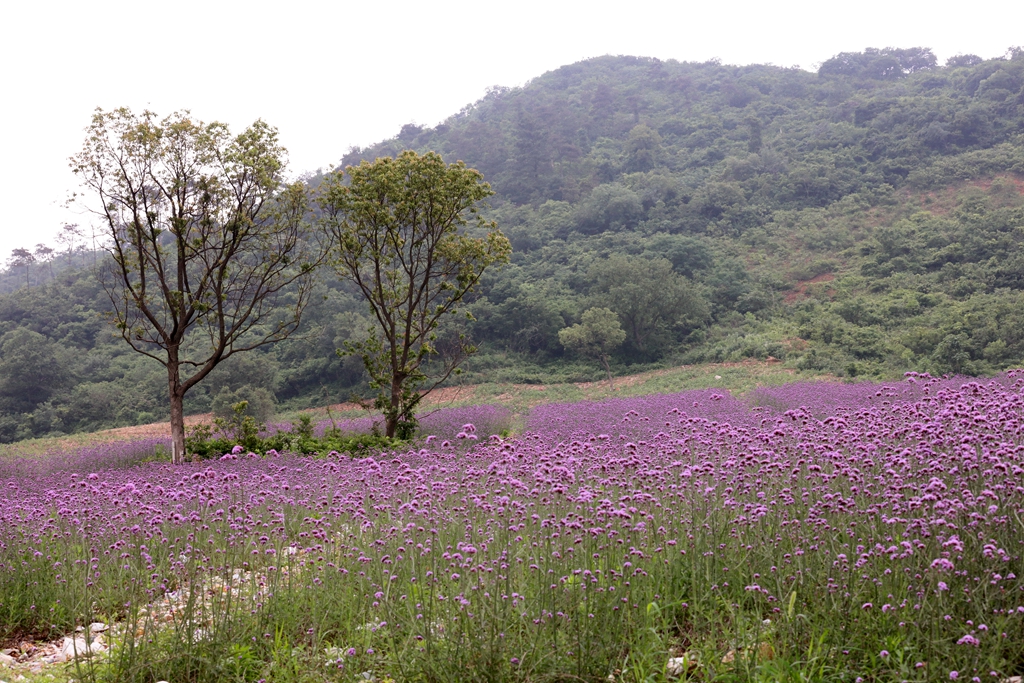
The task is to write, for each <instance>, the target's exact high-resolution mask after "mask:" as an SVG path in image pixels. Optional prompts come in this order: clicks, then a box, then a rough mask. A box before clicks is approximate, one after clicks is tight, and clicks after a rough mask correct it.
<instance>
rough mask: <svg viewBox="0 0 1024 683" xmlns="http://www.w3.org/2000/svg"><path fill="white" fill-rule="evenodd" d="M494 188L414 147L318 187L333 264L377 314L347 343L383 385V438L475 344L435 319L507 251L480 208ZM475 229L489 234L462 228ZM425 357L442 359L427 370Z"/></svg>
mask: <svg viewBox="0 0 1024 683" xmlns="http://www.w3.org/2000/svg"><path fill="white" fill-rule="evenodd" d="M491 194H492V190H491V188H490V186H489V185H487V184H486V183H485V182H483V176H481V174H480V173H479V172H477V171H475V170H473V169H470V168H467V167H466V165H465V164H463V163H461V162H457V163H453V164H448V163H445V161H444V159H442V158H441V157H440V156H439V155H437V154H433V153H428V154H425V155H423V156H420V155H418V154H416V153H415V152H412V151H407V152H403V153H402V154H401V155H399V156H398V157H397V158H394V159H392V158H390V157H381V158H378V159H376V160H375V161H373V162H363V163H361V164H360V165H359V166H355V167H349V168H347V169H346V170H345V172H344V173H333V174H330V175H328V176H327V177H325V178H324V181H323V183H322V184H321V186H320V194H319V197H318V201H319V205H320V208H321V211H322V213H323V216H324V221H323V224H324V226H325V228H326V229H327V231H328V232H329V233H330V234H331V235H332V236H333V237H334V240H335V244H336V249H335V251H334V258H333V259H332V263H333V264H334V267H335V269H336V270H337V272H338V274H339V275H340V276H341V277H342V278H344V279H346V280H348V281H350V282H352V283H353V284H354V285H355V286H356V287H357V288H358V291H359V292H360V293H361V294H362V296H363V298H364V299H365V300H366V302H367V304H368V305H369V309H370V312H371V314H372V318H373V320H374V323H375V324H373V325H371V327H370V328H369V330H368V336H367V337H366V338H365V339H363V340H360V341H353V342H351V343H350V344H349V345H348V347H347V348H348V350H349V351H350V352H352V353H357V354H359V355H360V356H361V357H362V359H363V363H364V365H365V367H366V370H367V372H368V374H369V375H370V378H371V387H373V388H376V389H379V391H380V393H379V394H378V397H377V401H376V405H377V408H379V409H380V410H382V411H383V413H384V417H385V425H386V427H385V429H386V435H387V436H389V437H393V436H395V435H396V433H399V432H400V431H402V430H408V429H410V428H411V427H412V426H413V425H414V424H415V416H414V410H415V408H416V405H417V404H418V403H419V401H420V399H421V398H422V396H424V395H425V394H426V393H428V392H429V391H431V390H432V389H433V388H434V387H436V386H437V385H438V384H440V383H441V382H443V381H444V380H446V379H447V378H448V377H449V376H451V374H452V373H453V372H455V371H456V370H457V368H458V366H459V364H460V363H461V361H462V360H463V358H464V357H465V356H466V355H467V354H469V353H471V352H472V351H473V350H474V349H473V347H472V345H471V344H469V343H468V341H467V340H466V337H465V336H464V335H463V334H462V333H461V332H459V331H458V330H452V331H450V332H449V334H448V335H446V336H447V338H445V337H444V336H442V337H440V338H439V336H438V328H439V327H440V326H441V325H442V323H443V322H445V319H446V318H448V317H450V316H451V315H452V314H455V313H457V312H458V310H459V309H458V306H459V304H460V303H461V302H462V300H463V299H464V298H465V297H466V295H467V294H469V293H470V292H471V291H472V290H473V288H474V287H475V286H476V285H477V283H478V282H479V281H480V277H481V276H482V275H483V273H484V270H485V269H487V268H488V267H489V266H491V265H494V264H499V263H503V262H505V261H507V260H508V256H509V253H510V251H511V246H510V245H509V242H508V239H507V238H506V237H505V236H504V235H502V233H501V232H500V231H499V230H498V229H497V226H496V225H495V224H494V223H493V222H488V221H485V220H484V219H483V218H481V217H480V216H479V214H478V213H477V210H478V209H477V205H478V204H479V202H481V201H482V200H484V199H485V198H487V197H488V196H490V195H491ZM474 231H486V234H485V235H482V236H480V237H475V236H472V235H471V234H467V233H472V232H474ZM430 360H436V361H437V362H438V367H437V369H436V370H434V371H433V372H429V371H428V370H429V368H428V362H429V361H430ZM424 384H426V386H425V387H423V385H424ZM421 389H422V391H421ZM400 428H402V429H401V430H400ZM401 435H402V436H403V437H404V436H406V435H405V434H401Z"/></svg>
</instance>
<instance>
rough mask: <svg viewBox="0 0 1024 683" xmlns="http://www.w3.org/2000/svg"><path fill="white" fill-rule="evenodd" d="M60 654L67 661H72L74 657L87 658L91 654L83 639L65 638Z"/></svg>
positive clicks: (87, 644)
mask: <svg viewBox="0 0 1024 683" xmlns="http://www.w3.org/2000/svg"><path fill="white" fill-rule="evenodd" d="M60 653H61V654H62V655H64V656H65V657H66V658H67V659H74V658H75V657H88V656H90V655H91V654H92V650H91V649H90V648H89V643H88V642H86V640H85V638H65V639H64V644H63V645H62V646H61V648H60Z"/></svg>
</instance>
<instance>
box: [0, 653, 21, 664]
mask: <svg viewBox="0 0 1024 683" xmlns="http://www.w3.org/2000/svg"><path fill="white" fill-rule="evenodd" d="M17 661H18V660H16V659H15V658H14V657H12V656H10V655H9V654H7V653H6V652H0V666H14V664H15V662H17Z"/></svg>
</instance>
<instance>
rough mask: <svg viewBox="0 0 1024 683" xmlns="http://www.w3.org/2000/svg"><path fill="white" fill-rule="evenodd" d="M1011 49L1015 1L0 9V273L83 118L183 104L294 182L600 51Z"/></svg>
mask: <svg viewBox="0 0 1024 683" xmlns="http://www.w3.org/2000/svg"><path fill="white" fill-rule="evenodd" d="M1020 44H1024V2H1021V1H1020V0H990V1H989V2H986V3H982V4H981V5H975V4H973V3H967V4H964V3H962V2H957V3H948V4H947V3H941V2H935V1H934V0H930V1H928V2H924V1H920V0H903V1H901V2H894V1H893V0H860V1H858V2H843V3H839V2H823V1H822V0H814V1H804V0H777V1H775V2H767V1H763V0H762V1H750V0H733V1H732V2H729V1H728V0H727V1H725V2H714V1H712V0H702V1H701V2H691V1H690V0H675V1H671V2H670V1H663V2H651V1H648V0H632V1H630V2H618V3H608V2H594V0H589V1H587V2H562V1H560V0H545V1H543V2H538V1H535V0H520V1H519V2H494V1H491V2H487V1H484V0H433V1H431V0H419V1H416V2H388V1H381V0H377V1H376V2H374V1H367V0H361V1H360V2H353V1H351V0H332V1H329V2H319V1H317V0H307V1H306V2H296V4H294V5H292V4H290V3H273V4H270V3H255V2H238V1H236V2H222V1H221V0H202V1H201V2H197V1H196V0H177V1H175V2H145V1H144V0H143V1H140V0H130V1H106V2H96V1H94V0H78V1H77V2H72V1H71V0H66V1H65V2H62V3H56V2H47V1H46V0H38V1H36V2H26V1H21V2H14V1H12V2H5V3H3V5H2V8H0V93H2V97H3V106H2V107H0V121H2V125H0V131H2V134H3V136H4V139H5V143H4V145H3V150H4V152H5V153H4V155H3V158H2V160H0V200H2V207H3V212H2V218H0V265H2V263H3V261H4V260H6V258H7V256H8V255H9V254H10V250H11V249H12V248H15V247H20V246H25V247H32V246H33V245H35V244H36V243H38V242H48V243H51V244H52V243H53V239H52V238H53V236H54V234H55V233H56V232H57V230H58V229H59V228H60V226H61V225H62V224H63V223H64V222H86V221H87V219H86V218H85V217H84V216H76V215H74V214H71V213H68V212H67V210H66V209H63V208H61V205H62V203H63V200H64V198H65V196H66V195H67V193H68V192H69V191H72V190H73V189H75V185H74V178H73V176H72V174H71V172H70V171H69V170H68V167H67V158H68V157H69V156H70V155H71V154H73V153H75V152H76V151H77V150H78V149H79V148H80V146H81V143H82V140H83V139H84V133H83V129H84V128H85V126H86V125H87V124H88V122H89V118H90V115H91V113H92V112H93V110H94V109H95V108H96V107H102V108H104V109H111V108H114V107H119V106H129V107H131V108H133V109H136V110H140V109H142V108H147V107H148V108H150V109H152V110H154V111H156V112H157V113H159V114H165V113H169V112H171V111H173V110H176V109H191V110H192V112H193V114H194V115H196V116H197V117H199V118H201V119H203V120H207V121H210V120H220V121H225V122H227V123H229V124H230V125H231V127H232V130H235V131H241V130H242V129H243V128H244V127H245V126H246V125H248V124H249V123H251V122H252V121H253V120H255V119H257V118H263V119H264V120H266V121H267V122H269V123H271V124H272V125H274V126H276V127H277V128H278V129H279V131H280V135H281V140H282V142H283V143H284V145H285V146H286V147H287V148H288V150H289V152H290V157H291V165H290V169H291V171H292V172H293V174H295V175H297V174H299V173H302V172H303V171H311V170H315V169H317V168H318V167H326V166H329V165H331V164H333V163H336V162H337V161H338V160H339V159H340V158H341V156H342V154H344V153H345V151H346V150H347V149H348V148H350V147H352V146H354V145H358V146H365V145H368V144H370V143H373V142H376V141H378V140H381V139H384V138H387V137H391V136H393V135H394V134H395V133H397V132H398V130H399V128H400V127H401V126H402V125H403V124H405V123H409V122H415V123H419V124H421V125H434V124H436V123H438V122H439V121H441V120H443V119H444V118H446V117H447V116H449V115H450V114H452V113H455V112H457V111H458V110H459V109H461V108H462V107H463V106H464V105H466V104H468V103H470V102H473V101H475V100H477V99H479V98H480V97H482V96H483V95H484V91H485V89H486V88H487V87H488V86H492V85H505V86H516V85H522V84H523V83H525V82H526V81H528V80H530V79H531V78H533V77H535V76H539V75H540V74H542V73H544V72H545V71H549V70H552V69H555V68H557V67H559V66H561V65H564V64H569V63H572V62H576V61H579V60H581V59H586V58H588V57H595V56H598V55H604V54H629V55H641V56H650V57H659V58H661V59H678V60H681V61H705V60H707V59H710V58H713V57H717V58H719V59H721V60H722V61H723V62H724V63H728V64H751V63H772V64H777V65H781V66H793V65H799V66H801V67H803V68H805V69H813V68H815V65H816V64H817V63H819V62H821V61H824V60H825V59H827V58H829V57H831V56H832V55H834V54H836V53H838V52H844V51H852V50H862V49H863V48H865V47H886V46H895V47H913V46H925V47H931V48H932V49H933V50H934V51H935V53H936V54H937V55H938V57H939V60H940V62H942V61H945V59H946V58H947V57H949V56H951V55H954V54H958V53H974V54H978V55H981V56H982V57H986V58H987V57H995V56H999V55H1002V54H1003V53H1004V52H1005V51H1006V48H1007V47H1009V46H1011V45H1020Z"/></svg>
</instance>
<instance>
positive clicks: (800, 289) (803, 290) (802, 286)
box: [783, 273, 836, 304]
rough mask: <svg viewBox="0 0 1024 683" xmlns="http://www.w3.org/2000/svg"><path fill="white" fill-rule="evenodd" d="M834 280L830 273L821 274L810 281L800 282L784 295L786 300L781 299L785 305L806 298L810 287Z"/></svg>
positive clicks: (834, 277)
mask: <svg viewBox="0 0 1024 683" xmlns="http://www.w3.org/2000/svg"><path fill="white" fill-rule="evenodd" d="M835 279H836V276H835V275H834V274H832V273H822V274H821V275H815V276H814V277H812V278H811V279H810V280H801V281H800V282H798V283H797V284H796V286H795V287H794V288H793V289H792V290H790V291H789V292H787V293H786V298H785V299H783V301H784V302H786V303H787V304H791V303H793V302H794V301H798V300H800V299H805V298H807V288H808V286H810V285H816V284H818V283H819V282H832V281H833V280H835Z"/></svg>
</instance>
